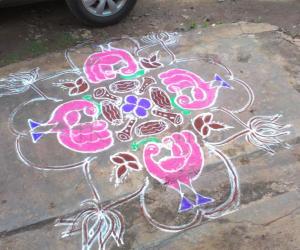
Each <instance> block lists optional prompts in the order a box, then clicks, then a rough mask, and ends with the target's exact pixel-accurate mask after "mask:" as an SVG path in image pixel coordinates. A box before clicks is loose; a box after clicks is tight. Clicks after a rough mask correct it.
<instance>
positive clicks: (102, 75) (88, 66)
mask: <svg viewBox="0 0 300 250" xmlns="http://www.w3.org/2000/svg"><path fill="white" fill-rule="evenodd" d="M117 65H119V69H118V70H116V69H115V67H116V66H117ZM83 70H84V73H85V75H86V77H87V79H88V80H89V82H91V83H94V84H97V83H101V82H102V81H105V80H112V79H115V78H116V76H117V73H120V74H122V75H132V74H134V73H136V72H137V71H138V63H137V62H136V61H135V59H134V57H133V56H132V55H131V54H130V53H129V52H127V51H126V50H123V49H116V48H111V49H109V50H105V51H102V52H97V53H94V54H91V55H90V56H89V57H88V58H87V60H86V61H85V63H84V67H83Z"/></svg>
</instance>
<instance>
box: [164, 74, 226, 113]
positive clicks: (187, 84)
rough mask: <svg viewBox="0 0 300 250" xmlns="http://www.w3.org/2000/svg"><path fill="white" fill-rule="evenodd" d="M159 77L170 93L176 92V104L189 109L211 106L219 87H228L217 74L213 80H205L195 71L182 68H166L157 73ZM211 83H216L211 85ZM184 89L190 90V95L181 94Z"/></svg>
mask: <svg viewBox="0 0 300 250" xmlns="http://www.w3.org/2000/svg"><path fill="white" fill-rule="evenodd" d="M159 78H160V79H161V80H162V83H163V84H164V85H166V87H167V90H168V91H169V92H170V93H176V99H175V102H176V104H177V105H178V106H180V107H182V108H184V109H189V110H199V109H204V108H209V107H211V106H212V105H213V104H214V103H215V101H216V99H217V97H218V92H219V90H220V88H221V87H225V88H230V85H229V84H228V83H227V82H226V81H224V80H223V79H222V78H221V77H220V76H218V75H217V74H216V75H215V78H214V80H213V81H211V82H206V81H204V80H203V79H202V78H201V77H200V76H198V75H196V74H195V73H193V72H191V71H188V70H184V69H171V70H168V71H166V72H163V73H161V74H159ZM213 83H217V85H216V86H212V84H213ZM184 90H190V91H191V96H188V95H185V94H182V92H183V91H184Z"/></svg>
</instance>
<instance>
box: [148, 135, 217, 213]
mask: <svg viewBox="0 0 300 250" xmlns="http://www.w3.org/2000/svg"><path fill="white" fill-rule="evenodd" d="M162 147H165V148H167V149H169V150H170V151H171V155H170V156H165V157H162V158H160V160H155V159H154V158H155V157H157V156H158V155H159V154H160V153H161V149H162ZM143 157H144V163H145V167H146V169H147V171H148V172H149V174H150V175H151V176H152V177H153V178H154V179H156V180H158V181H159V182H161V183H162V184H165V185H167V186H168V187H170V188H172V189H174V190H176V191H177V192H178V193H179V194H180V196H181V202H180V205H179V210H178V211H179V212H184V211H188V210H190V209H192V208H193V207H197V206H201V205H204V204H208V203H211V202H213V201H214V200H213V199H212V198H209V197H205V196H203V195H200V194H199V193H197V192H196V191H195V189H194V188H193V186H192V182H193V181H194V180H196V179H197V178H198V177H199V176H200V174H201V171H202V168H203V165H204V157H203V152H202V149H201V147H200V145H199V144H198V143H197V138H196V136H195V134H194V133H192V132H190V131H187V130H183V131H181V132H179V133H173V134H172V135H170V136H166V137H164V138H163V140H162V144H158V143H148V144H146V146H145V148H144V151H143ZM182 184H183V185H185V186H187V187H188V188H189V189H190V190H191V191H192V192H193V193H194V194H195V202H192V201H190V200H189V199H188V198H187V197H185V194H184V193H183V192H182V190H181V185H182Z"/></svg>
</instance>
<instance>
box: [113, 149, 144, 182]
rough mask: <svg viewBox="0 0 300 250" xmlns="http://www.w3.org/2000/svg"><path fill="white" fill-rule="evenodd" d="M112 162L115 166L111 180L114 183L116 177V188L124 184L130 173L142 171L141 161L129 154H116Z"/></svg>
mask: <svg viewBox="0 0 300 250" xmlns="http://www.w3.org/2000/svg"><path fill="white" fill-rule="evenodd" d="M110 160H111V162H112V163H114V164H115V167H114V170H113V173H112V178H111V181H112V180H113V177H115V186H118V185H119V184H120V183H123V182H124V180H125V179H126V178H127V176H128V174H129V173H130V172H132V171H140V170H141V169H142V165H141V164H140V162H139V160H138V159H137V158H136V157H135V156H134V155H133V154H131V153H128V152H120V153H116V154H114V155H112V156H111V157H110Z"/></svg>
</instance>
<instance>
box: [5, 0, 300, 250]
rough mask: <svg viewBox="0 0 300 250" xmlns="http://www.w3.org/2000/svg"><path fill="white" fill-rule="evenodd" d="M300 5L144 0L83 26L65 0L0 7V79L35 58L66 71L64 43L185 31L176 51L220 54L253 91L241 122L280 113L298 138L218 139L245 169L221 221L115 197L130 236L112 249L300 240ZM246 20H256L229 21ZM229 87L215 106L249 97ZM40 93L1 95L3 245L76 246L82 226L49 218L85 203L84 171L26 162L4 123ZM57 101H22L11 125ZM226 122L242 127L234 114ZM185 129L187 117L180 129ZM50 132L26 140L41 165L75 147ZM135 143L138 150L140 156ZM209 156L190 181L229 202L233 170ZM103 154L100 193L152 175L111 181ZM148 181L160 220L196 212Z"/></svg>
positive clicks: (52, 91)
mask: <svg viewBox="0 0 300 250" xmlns="http://www.w3.org/2000/svg"><path fill="white" fill-rule="evenodd" d="M174 2H176V4H174ZM157 6H159V7H157ZM299 9H300V2H299V1H297V0H295V1H293V0H281V1H275V0H274V1H273V0H240V1H238V0H236V1H229V0H227V1H226V0H224V1H208V0H193V1H192V0H190V1H179V0H178V1H177V0H173V1H172V3H170V1H165V0H164V1H159V0H156V1H146V0H140V1H139V3H138V5H137V7H136V9H135V10H134V11H133V13H132V14H131V15H130V16H129V17H128V18H127V19H126V20H125V21H124V22H122V23H120V24H118V25H116V26H114V27H107V28H103V29H90V28H87V27H85V28H82V26H80V25H79V24H78V23H76V22H74V20H73V17H72V16H71V15H70V14H69V12H68V10H67V9H66V7H65V5H64V4H63V3H60V2H53V3H42V4H38V5H35V6H28V7H20V8H14V9H9V10H0V14H1V15H0V35H1V37H2V38H3V37H5V39H0V53H1V59H0V61H1V65H2V67H1V68H0V79H1V78H2V77H6V76H7V75H9V74H10V73H15V72H20V71H26V70H30V69H32V68H35V67H40V73H41V75H42V76H43V75H45V74H48V73H51V72H56V71H61V70H65V69H68V68H69V65H68V64H67V63H66V60H65V57H64V53H63V49H64V48H69V47H71V46H72V45H74V44H76V43H77V42H79V41H83V40H86V39H91V38H92V39H94V40H96V41H97V42H99V43H101V42H103V41H107V40H109V39H110V38H111V37H120V36H122V35H129V36H136V37H140V36H142V35H145V34H147V33H148V32H151V31H154V32H155V31H159V30H169V31H178V32H180V40H179V43H178V45H177V46H174V47H173V49H174V51H175V52H176V55H178V56H179V57H180V58H187V57H194V56H202V57H205V58H206V57H207V56H212V57H214V58H218V60H220V61H221V62H222V63H223V64H224V65H226V66H227V67H228V68H230V69H231V70H232V72H233V73H234V76H235V77H237V78H240V79H242V80H244V81H245V82H247V83H248V84H249V85H250V87H251V89H252V90H253V91H254V93H255V101H254V104H253V106H252V107H251V108H250V109H249V110H247V111H245V112H243V113H241V114H240V118H241V119H242V120H244V121H247V120H248V119H250V118H251V117H253V116H258V115H274V114H282V118H280V121H282V122H283V123H285V124H291V125H292V127H291V128H290V131H291V134H290V135H287V136H285V137H283V139H284V142H287V143H288V144H290V146H291V147H290V148H284V147H281V146H280V147H277V148H276V150H275V151H276V152H275V154H274V155H270V154H267V153H266V152H264V151H262V150H260V149H258V148H257V147H255V146H253V145H251V144H249V143H246V142H245V141H244V139H243V138H240V139H238V140H237V141H235V142H233V143H230V144H227V145H226V146H224V147H222V151H223V152H224V153H226V154H227V155H228V156H229V157H230V159H231V160H232V162H233V164H234V165H235V166H236V170H237V172H238V176H239V182H240V191H241V199H240V206H239V207H238V209H236V210H234V211H231V212H232V213H229V214H226V215H224V216H221V217H220V218H217V219H207V218H204V220H203V221H202V223H201V224H200V225H199V226H197V227H195V228H192V229H189V230H187V231H184V232H178V233H167V232H162V231H160V230H158V229H157V228H155V227H153V226H152V225H151V224H149V222H148V221H147V220H146V219H145V217H144V216H143V215H142V213H141V209H140V205H139V200H138V199H135V200H132V201H131V202H128V203H126V204H123V205H122V206H120V207H118V210H119V211H120V212H121V213H122V214H123V215H124V218H125V222H126V223H125V228H126V231H125V235H124V245H123V246H121V247H120V248H118V247H117V246H116V243H115V242H114V241H113V240H110V241H109V243H108V244H107V249H153V250H154V249H165V250H169V249H174V250H175V249H176V250H177V249H195V250H196V249H197V250H198V249H200V250H207V249H208V250H210V249H214V250H221V249H222V250H223V249H225V250H240V249H242V250H248V249H249V250H250V249H259V250H267V249H270V250H271V249H272V250H277V249H278V250H298V249H299V250H300V247H299V246H300V238H299V233H300V213H299V211H300V199H299V198H300V193H299V190H300V189H299V188H300V181H299V180H300V172H299V169H300V144H299V143H300V137H299V136H300V112H299V106H300V98H299V94H300V64H299V62H300V50H299V46H300V43H299V34H300V19H299V18H300V17H299V15H298V12H299ZM20 11H21V12H22V13H21V14H20ZM54 12H55V15H53V13H54ZM241 20H242V21H250V22H251V23H245V22H239V23H235V24H230V23H231V22H237V21H241ZM3 27H4V28H3ZM16 34H18V36H19V39H16V38H15V36H16ZM11 41H13V42H11ZM116 43H117V44H119V45H120V46H122V47H124V48H128V49H130V46H131V45H129V44H128V41H123V40H121V41H117V42H116ZM89 52H90V48H85V47H84V48H81V49H77V50H76V51H75V53H73V56H74V58H75V59H76V62H78V63H81V64H82V62H83V60H84V58H85V57H86V55H88V53H89ZM161 57H162V58H161V60H162V61H163V62H166V61H168V60H169V59H170V58H169V56H168V54H165V53H162V54H161ZM202 66H203V67H202ZM184 67H187V68H189V69H193V70H194V71H195V72H197V73H199V74H200V75H204V76H205V77H208V76H210V75H213V73H216V72H215V71H214V68H213V67H211V66H207V65H206V64H205V63H204V64H203V65H202V64H201V67H199V66H198V64H194V63H189V64H186V65H184ZM218 70H219V69H218ZM154 72H155V71H154ZM221 73H222V71H220V74H221ZM149 74H150V75H151V73H149ZM223 74H224V72H223ZM153 76H154V75H153ZM225 76H226V75H225V74H224V77H225ZM70 78H72V76H70ZM51 83H53V81H52V80H47V81H44V82H41V83H40V85H39V86H40V87H41V89H42V90H43V91H44V92H45V93H47V94H48V95H50V96H56V97H59V98H66V92H63V91H62V90H61V89H60V90H59V91H58V90H57V88H54V87H53V86H52V84H51ZM234 87H235V89H234V90H227V91H225V92H224V93H225V94H224V95H223V94H222V95H220V99H219V100H218V103H217V104H218V105H221V106H225V107H229V108H232V109H234V108H236V107H237V106H236V105H239V104H240V103H242V102H243V101H245V98H246V97H245V94H244V92H243V91H242V90H241V89H240V88H239V87H238V86H234ZM34 97H37V95H36V93H35V92H34V91H32V90H29V91H27V92H25V93H22V94H19V95H14V96H3V97H1V98H0V105H1V107H2V109H1V111H0V112H1V113H0V114H1V115H0V145H1V147H0V249H1V250H2V249H4V250H27V249H31V250H41V249H42V250H44V249H45V250H47V249H51V250H52V249H55V250H61V249H64V250H68V249H70V250H71V249H72V250H73V249H80V248H81V236H80V234H79V235H77V236H76V235H75V236H72V237H67V238H64V239H61V238H60V233H61V232H62V231H63V228H61V227H54V224H55V221H56V220H57V219H58V218H61V217H67V216H70V215H74V214H76V213H78V212H79V211H80V209H81V208H80V206H79V203H80V202H81V201H83V200H85V199H87V198H89V197H90V195H91V194H90V190H89V189H88V187H87V185H86V182H85V180H84V178H83V175H82V171H81V169H75V170H72V171H58V172H57V171H40V170H36V169H33V168H30V167H28V166H26V165H25V164H24V163H23V162H21V161H20V160H19V159H18V156H17V151H16V147H15V140H16V135H14V134H13V133H11V131H10V130H9V126H8V125H9V124H10V118H11V114H12V111H13V110H14V108H15V107H16V106H17V105H18V104H20V103H22V102H24V101H25V100H30V99H32V98H34ZM54 107H56V104H55V103H49V104H48V103H47V105H43V103H42V105H40V104H39V103H38V104H35V105H34V106H31V108H30V109H29V108H25V110H24V112H21V113H20V114H18V116H17V117H16V121H17V122H16V124H15V125H16V127H15V129H16V130H22V131H23V130H24V129H25V128H26V129H27V124H25V123H26V121H27V120H26V119H27V118H28V117H30V118H33V117H34V116H35V117H39V118H40V119H41V120H47V117H48V114H49V112H50V111H51V110H53V108H54ZM218 118H219V119H220V121H223V122H224V123H227V122H228V123H229V124H230V120H229V119H228V117H227V118H226V117H225V116H223V115H222V114H220V115H219V116H218ZM24 121H25V123H24ZM230 125H232V126H235V127H236V128H238V126H237V125H236V124H234V123H233V124H230ZM190 128H191V127H190V126H189V125H188V124H185V125H183V126H180V127H179V130H182V129H190ZM48 140H49V141H47V139H46V140H44V142H47V143H50V144H48V145H53V147H51V150H50V151H49V149H47V148H43V147H42V146H40V145H42V144H36V145H33V144H32V143H27V142H26V141H25V144H24V145H25V147H24V148H25V152H27V153H29V155H30V156H31V157H32V159H36V160H38V161H39V163H40V164H41V165H42V166H43V165H45V164H48V162H52V163H54V164H55V163H57V162H59V163H62V162H68V160H69V159H72V160H73V159H74V161H76V160H78V159H79V158H77V157H78V155H76V154H73V153H72V154H71V153H70V152H69V151H68V150H66V149H65V148H62V147H57V141H56V140H55V138H54V139H51V138H50V139H48ZM32 148H34V150H31V149H32ZM128 148H129V146H128V145H127V144H126V145H123V146H122V145H121V144H120V146H119V145H118V149H122V150H128ZM140 153H141V152H137V154H138V156H139V157H141V155H140ZM205 156H207V159H208V160H207V162H206V167H205V170H204V172H203V173H202V176H201V178H200V179H199V181H197V183H195V187H196V188H199V189H201V190H203V191H204V193H207V194H209V195H211V196H212V197H214V198H215V199H216V200H217V201H219V200H222V199H224V197H226V196H227V195H228V191H229V185H230V184H229V183H228V178H226V176H227V174H226V172H225V171H224V167H223V164H222V163H221V162H220V161H219V160H218V159H215V158H213V157H212V158H209V157H208V152H205ZM103 157H104V158H103V159H102V158H101V160H99V159H98V160H96V161H95V162H94V163H93V165H92V168H91V175H92V177H93V180H94V183H96V185H97V188H98V189H99V190H101V192H100V193H101V195H102V197H101V199H103V201H105V203H109V202H112V201H114V200H116V199H118V198H120V197H122V196H124V195H126V194H129V193H132V192H134V191H136V190H137V189H138V188H139V187H140V186H141V184H142V183H143V180H144V177H145V176H147V172H146V171H142V173H140V174H135V173H132V174H131V175H129V177H128V179H126V181H125V183H124V184H122V186H121V188H115V187H114V185H113V183H110V182H109V176H110V173H111V169H112V168H111V167H112V166H110V165H108V164H107V163H105V159H106V158H107V157H108V155H105V156H103ZM103 165H105V166H104V167H102V166H103ZM149 190H150V191H151V192H149V193H147V196H146V198H147V199H146V200H147V202H149V204H150V206H149V210H150V212H151V214H152V215H153V217H155V219H157V220H158V221H160V222H162V223H166V224H173V225H174V224H181V223H184V222H187V221H189V219H190V216H191V214H187V215H178V214H177V208H178V197H177V195H176V193H175V192H174V191H172V190H170V189H169V188H165V187H163V186H162V185H160V184H159V183H158V182H156V181H155V180H153V179H150V189H149ZM174 218H175V219H174ZM92 249H97V247H96V246H95V248H92Z"/></svg>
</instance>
